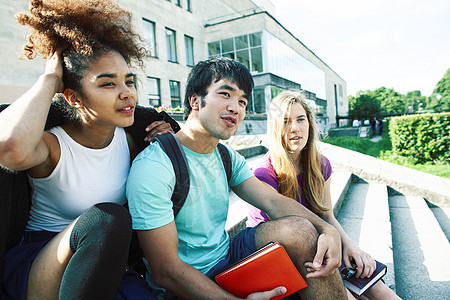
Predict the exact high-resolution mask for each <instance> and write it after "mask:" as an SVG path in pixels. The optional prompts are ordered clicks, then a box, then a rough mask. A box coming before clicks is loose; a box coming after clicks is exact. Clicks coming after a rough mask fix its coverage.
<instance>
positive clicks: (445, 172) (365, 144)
mask: <svg viewBox="0 0 450 300" xmlns="http://www.w3.org/2000/svg"><path fill="white" fill-rule="evenodd" d="M386 127H387V126H384V128H386ZM382 137H383V139H382V140H380V141H378V142H372V141H371V140H370V138H360V137H353V136H337V137H328V138H325V139H324V140H323V142H325V143H328V144H332V145H335V146H339V147H343V148H346V149H350V150H353V151H357V152H360V153H363V154H366V155H370V156H373V157H376V158H379V159H382V160H385V161H389V162H392V163H395V164H398V165H402V166H405V167H409V168H412V169H416V170H419V171H422V172H427V173H430V174H433V175H437V176H441V177H444V178H447V179H450V164H425V165H414V164H412V163H409V162H407V161H406V160H405V159H402V158H396V157H394V156H393V155H392V154H391V153H390V150H392V145H391V141H390V138H389V133H388V132H387V131H385V132H383V136H382Z"/></svg>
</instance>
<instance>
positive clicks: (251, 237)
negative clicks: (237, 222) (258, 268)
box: [206, 227, 257, 280]
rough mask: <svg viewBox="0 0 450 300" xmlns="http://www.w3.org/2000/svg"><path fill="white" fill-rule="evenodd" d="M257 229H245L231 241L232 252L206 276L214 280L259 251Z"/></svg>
mask: <svg viewBox="0 0 450 300" xmlns="http://www.w3.org/2000/svg"><path fill="white" fill-rule="evenodd" d="M256 228H257V227H253V228H249V227H248V228H245V229H244V230H242V231H241V232H239V233H238V234H237V235H236V236H235V237H234V238H233V239H230V251H228V254H227V256H226V257H225V258H224V259H222V260H221V261H219V262H218V263H217V264H216V265H215V266H214V267H212V268H211V270H209V271H208V273H206V276H208V277H209V278H211V279H213V280H214V276H216V275H217V274H219V273H220V272H222V271H224V270H226V269H227V268H229V267H230V266H232V265H233V264H235V263H237V262H238V261H240V260H241V259H243V258H245V257H246V256H248V255H250V254H252V253H253V252H255V251H256V250H257V249H256V243H255V231H256Z"/></svg>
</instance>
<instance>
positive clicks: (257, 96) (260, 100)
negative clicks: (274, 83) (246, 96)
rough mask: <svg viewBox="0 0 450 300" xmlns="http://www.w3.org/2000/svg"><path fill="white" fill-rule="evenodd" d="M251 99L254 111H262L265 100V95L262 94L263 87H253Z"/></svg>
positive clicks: (264, 108)
mask: <svg viewBox="0 0 450 300" xmlns="http://www.w3.org/2000/svg"><path fill="white" fill-rule="evenodd" d="M253 100H254V102H253V103H254V107H255V113H258V114H260V113H263V112H265V111H266V101H265V95H264V88H262V89H255V91H254V92H253Z"/></svg>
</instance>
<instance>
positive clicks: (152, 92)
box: [147, 77, 161, 107]
mask: <svg viewBox="0 0 450 300" xmlns="http://www.w3.org/2000/svg"><path fill="white" fill-rule="evenodd" d="M147 86H148V104H150V105H151V106H153V107H158V106H161V93H160V89H159V79H158V78H153V77H147Z"/></svg>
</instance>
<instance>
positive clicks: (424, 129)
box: [389, 113, 450, 164]
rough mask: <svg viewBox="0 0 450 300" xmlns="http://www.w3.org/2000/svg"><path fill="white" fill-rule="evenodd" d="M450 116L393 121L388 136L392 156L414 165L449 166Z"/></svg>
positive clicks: (431, 116)
mask: <svg viewBox="0 0 450 300" xmlns="http://www.w3.org/2000/svg"><path fill="white" fill-rule="evenodd" d="M449 132H450V113H439V114H420V115H411V116H401V117H394V118H392V119H391V120H390V122H389V135H390V138H391V143H392V151H393V152H394V154H396V155H399V156H402V157H405V158H407V159H408V160H410V161H411V162H412V163H414V164H424V163H427V162H434V163H439V162H443V163H449V162H450V136H449Z"/></svg>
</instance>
